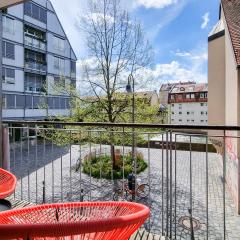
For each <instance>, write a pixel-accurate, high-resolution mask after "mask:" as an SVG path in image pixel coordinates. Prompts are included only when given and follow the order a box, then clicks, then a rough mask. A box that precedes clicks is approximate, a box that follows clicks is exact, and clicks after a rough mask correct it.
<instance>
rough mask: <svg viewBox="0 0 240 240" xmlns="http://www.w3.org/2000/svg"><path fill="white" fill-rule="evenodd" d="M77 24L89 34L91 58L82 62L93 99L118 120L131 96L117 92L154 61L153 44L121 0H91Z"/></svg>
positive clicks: (83, 74) (83, 73)
mask: <svg viewBox="0 0 240 240" xmlns="http://www.w3.org/2000/svg"><path fill="white" fill-rule="evenodd" d="M77 26H78V27H79V30H81V32H84V34H85V35H86V40H87V41H86V45H87V50H88V54H89V56H88V57H89V59H91V61H89V60H88V61H86V62H84V64H83V65H82V76H83V79H81V81H84V82H87V83H88V84H89V87H90V88H91V91H92V92H93V94H94V100H93V99H91V100H90V101H93V102H95V103H96V104H97V106H98V107H99V112H102V113H103V112H104V113H105V116H106V118H105V119H101V120H104V121H107V122H111V123H113V122H116V120H117V119H118V118H119V116H121V112H123V111H125V109H126V108H127V107H128V105H129V101H127V96H126V100H124V99H121V101H116V96H117V95H118V92H120V91H121V89H122V88H125V86H126V84H127V77H128V75H129V74H132V75H133V76H134V75H135V74H136V73H137V72H139V71H141V69H143V68H146V67H147V66H148V65H149V64H150V61H151V57H152V51H151V47H150V45H149V43H148V42H147V41H146V40H145V38H144V34H143V31H142V27H141V24H140V23H138V22H137V21H136V20H133V19H131V18H130V16H129V14H128V12H127V11H125V10H124V9H123V8H122V4H121V0H98V1H95V0H90V3H89V6H88V12H87V14H86V15H85V16H84V17H83V18H82V19H81V23H80V24H79V25H77ZM118 96H119V95H118ZM85 100H86V99H85ZM112 156H113V158H114V146H112ZM113 162H115V161H114V159H113Z"/></svg>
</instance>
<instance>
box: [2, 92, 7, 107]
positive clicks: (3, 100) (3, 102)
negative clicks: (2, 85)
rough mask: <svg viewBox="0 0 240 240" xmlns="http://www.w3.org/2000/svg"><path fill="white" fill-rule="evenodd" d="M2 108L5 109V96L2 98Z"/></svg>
mask: <svg viewBox="0 0 240 240" xmlns="http://www.w3.org/2000/svg"><path fill="white" fill-rule="evenodd" d="M2 107H3V109H5V108H6V95H4V94H3V96H2Z"/></svg>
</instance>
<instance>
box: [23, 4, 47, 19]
mask: <svg viewBox="0 0 240 240" xmlns="http://www.w3.org/2000/svg"><path fill="white" fill-rule="evenodd" d="M24 14H25V15H27V16H29V17H32V18H34V19H36V20H38V21H41V22H43V23H46V22H47V11H46V10H45V9H43V8H41V7H39V6H37V5H36V4H34V3H31V2H26V3H24Z"/></svg>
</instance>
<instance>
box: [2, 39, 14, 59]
mask: <svg viewBox="0 0 240 240" xmlns="http://www.w3.org/2000/svg"><path fill="white" fill-rule="evenodd" d="M2 54H3V57H4V58H8V59H12V60H15V46H14V44H13V43H9V42H3V44H2Z"/></svg>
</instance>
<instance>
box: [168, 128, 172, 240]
mask: <svg viewBox="0 0 240 240" xmlns="http://www.w3.org/2000/svg"><path fill="white" fill-rule="evenodd" d="M169 133H170V149H169V150H170V166H169V167H170V168H169V171H170V173H169V174H170V176H169V177H170V182H169V186H170V189H169V191H170V199H169V201H170V204H169V205H170V206H169V207H170V213H169V214H170V239H171V238H172V207H173V205H172V166H173V165H172V131H170V132H169Z"/></svg>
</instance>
